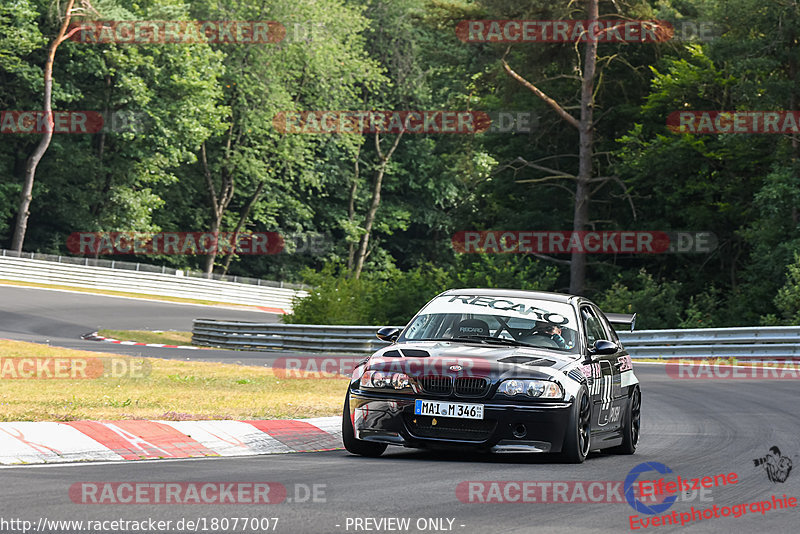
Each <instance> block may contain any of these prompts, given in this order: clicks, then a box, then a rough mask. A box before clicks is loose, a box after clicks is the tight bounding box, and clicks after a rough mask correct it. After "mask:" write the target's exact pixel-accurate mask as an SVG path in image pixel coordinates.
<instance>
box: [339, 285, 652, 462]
mask: <svg viewBox="0 0 800 534" xmlns="http://www.w3.org/2000/svg"><path fill="white" fill-rule="evenodd" d="M609 319H611V321H613V322H614V323H623V324H627V325H629V326H630V328H631V329H633V324H634V321H635V314H633V315H625V314H608V316H606V315H605V314H603V312H601V311H600V309H599V308H598V307H597V306H596V305H595V304H594V303H592V302H591V301H589V300H587V299H585V298H583V297H579V296H572V295H563V294H557V293H544V292H532V291H514V290H501V289H458V290H449V291H445V292H444V293H442V294H440V295H438V296H437V297H435V298H434V299H433V300H431V301H430V302H429V303H428V304H426V305H425V307H423V308H422V310H420V311H419V313H418V314H417V315H416V316H415V317H414V318H413V319H412V320H411V322H410V323H409V324H408V325H407V326H406V327H405V328H403V329H398V328H391V327H387V328H382V329H381V330H379V331H378V334H377V335H378V337H379V338H380V339H382V340H384V341H389V342H391V343H392V344H391V345H389V346H387V347H385V348H382V349H380V350H378V351H377V352H375V353H374V354H373V355H372V356H370V357H368V358H366V359H365V360H363V361H362V362H360V363H359V364H358V365H357V366H356V368H355V369H354V370H353V373H352V376H351V381H350V386H349V388H348V392H347V396H346V397H345V401H344V411H343V414H342V439H343V441H344V446H345V448H346V449H347V450H348V451H349V452H351V453H353V454H358V455H363V456H380V455H381V454H382V453H383V452H384V451H385V450H386V447H387V445H400V446H405V447H417V448H437V447H468V448H473V449H477V450H481V451H487V452H488V451H491V452H540V453H557V454H558V455H559V456H560V458H561V460H563V461H566V462H570V463H580V462H583V461H584V460H585V459H586V456H587V454H588V453H589V451H590V450H595V449H606V450H607V452H612V453H618V454H633V453H634V452H635V451H636V446H637V444H638V442H639V427H640V410H641V391H640V388H639V381H638V379H637V378H636V375H635V374H634V372H633V365H632V362H631V358H630V356H629V355H628V353H627V352H626V351H625V349H624V348H623V347H622V344H621V343H620V341H619V338H618V337H617V334H616V332H615V331H614V329H613V328H612V327H611V321H610V320H609Z"/></svg>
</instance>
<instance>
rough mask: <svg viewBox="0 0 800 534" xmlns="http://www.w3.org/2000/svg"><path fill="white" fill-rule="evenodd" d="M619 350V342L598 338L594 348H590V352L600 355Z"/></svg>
mask: <svg viewBox="0 0 800 534" xmlns="http://www.w3.org/2000/svg"><path fill="white" fill-rule="evenodd" d="M618 350H619V347H617V344H616V343H614V342H613V341H609V340H607V339H598V340H597V341H595V342H594V345H592V348H591V349H589V353H590V354H593V355H600V354H614V353H615V352H617V351H618Z"/></svg>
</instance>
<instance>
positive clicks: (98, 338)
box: [81, 332, 204, 350]
mask: <svg viewBox="0 0 800 534" xmlns="http://www.w3.org/2000/svg"><path fill="white" fill-rule="evenodd" d="M81 339H85V340H86V341H102V342H104V343H116V344H117V345H136V346H138V347H158V348H162V349H192V350H200V349H201V348H204V347H192V346H190V345H165V344H164V343H140V342H138V341H120V340H119V339H113V338H110V337H104V336H101V335H99V334H98V333H97V332H92V333H90V334H84V335H82V336H81Z"/></svg>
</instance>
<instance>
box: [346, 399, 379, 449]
mask: <svg viewBox="0 0 800 534" xmlns="http://www.w3.org/2000/svg"><path fill="white" fill-rule="evenodd" d="M342 442H343V443H344V448H345V449H347V452H349V453H351V454H358V455H359V456H372V457H378V456H380V455H381V454H383V451H385V450H386V447H387V445H386V444H385V443H374V442H371V441H363V440H360V439H356V433H355V430H354V429H353V420H352V419H350V394H349V393H348V394H347V395H345V397H344V411H343V412H342Z"/></svg>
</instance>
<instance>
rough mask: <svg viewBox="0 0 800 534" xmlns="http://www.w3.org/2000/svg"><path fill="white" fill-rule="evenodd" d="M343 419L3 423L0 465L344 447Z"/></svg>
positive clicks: (242, 454)
mask: <svg viewBox="0 0 800 534" xmlns="http://www.w3.org/2000/svg"><path fill="white" fill-rule="evenodd" d="M341 425H342V419H341V418H340V417H318V418H315V419H273V420H262V421H227V420H226V421H141V420H128V421H69V422H65V423H51V422H5V423H0V464H2V465H19V464H42V463H61V462H83V461H122V460H145V459H163V458H193V457H204V456H254V455H258V454H278V453H286V452H312V451H314V452H316V451H328V450H335V449H341V448H342V431H341Z"/></svg>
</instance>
